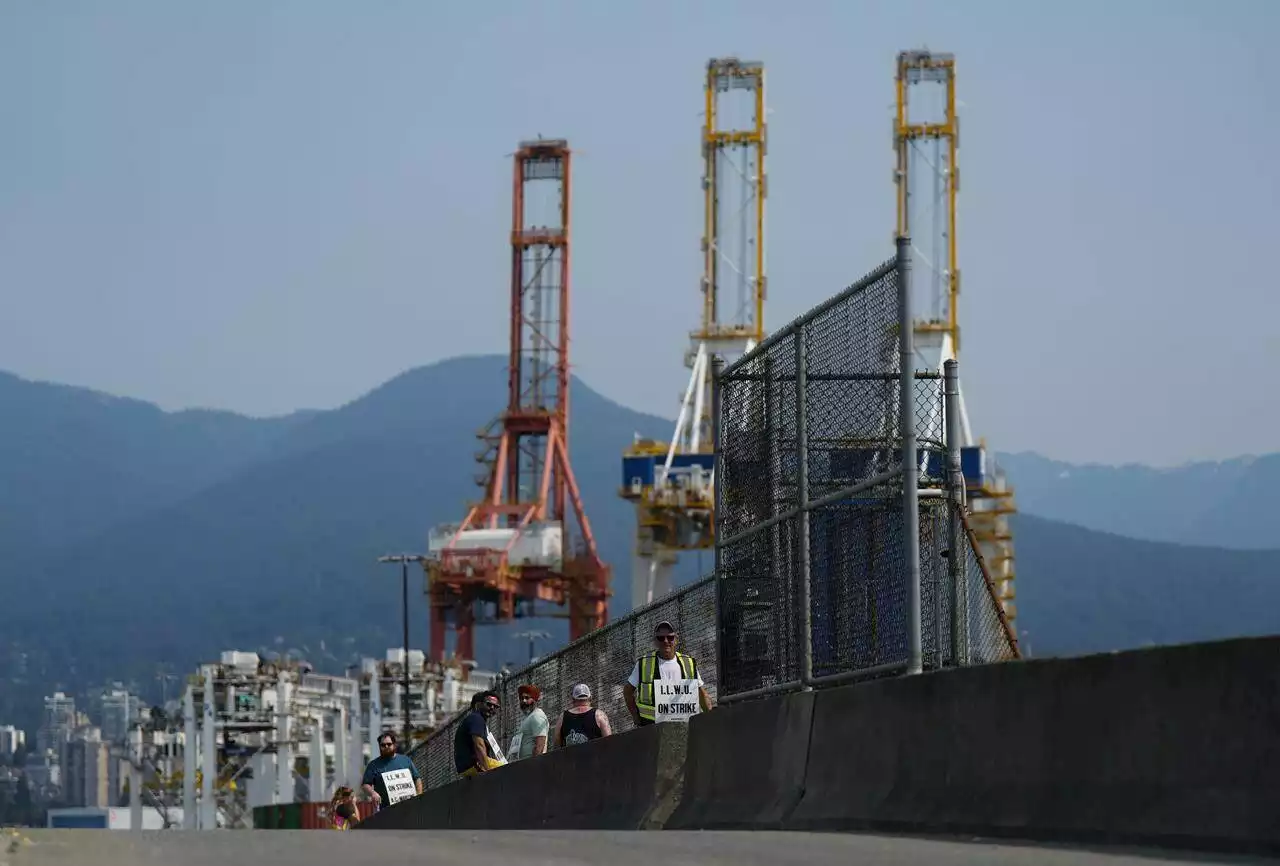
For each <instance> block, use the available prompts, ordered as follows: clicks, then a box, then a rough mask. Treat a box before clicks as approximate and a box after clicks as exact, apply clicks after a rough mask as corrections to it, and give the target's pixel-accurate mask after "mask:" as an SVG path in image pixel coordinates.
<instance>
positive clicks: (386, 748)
mask: <svg viewBox="0 0 1280 866" xmlns="http://www.w3.org/2000/svg"><path fill="white" fill-rule="evenodd" d="M378 752H379V754H378V757H376V758H374V759H373V760H372V761H370V762H369V765H368V766H367V767H365V768H364V778H362V779H361V780H360V787H361V788H363V789H364V790H365V793H367V794H368V795H369V796H370V798H371V799H372V800H373V802H374V805H375V806H377V808H378V810H379V811H381V810H383V809H385V808H387V807H388V806H390V805H392V804H394V803H398V802H400V801H401V800H407V799H409V798H410V797H412V796H414V795H415V792H416V793H417V794H421V793H422V777H421V776H419V775H418V768H417V767H415V766H414V765H413V761H410V760H409V758H408V757H407V756H405V755H397V754H396V735H395V733H394V732H392V731H387V732H386V733H384V734H383V735H382V736H381V737H378Z"/></svg>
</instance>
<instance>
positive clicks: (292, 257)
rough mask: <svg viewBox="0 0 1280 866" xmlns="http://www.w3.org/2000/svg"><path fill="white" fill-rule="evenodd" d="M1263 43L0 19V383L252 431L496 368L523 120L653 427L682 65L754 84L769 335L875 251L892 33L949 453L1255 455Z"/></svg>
mask: <svg viewBox="0 0 1280 866" xmlns="http://www.w3.org/2000/svg"><path fill="white" fill-rule="evenodd" d="M1278 24H1280V3H1274V2H1267V0H1258V2H1225V0H1224V2H1218V3H1212V4H1210V3H1207V2H1203V3H1192V2H1139V0H1110V2H1073V3H1058V2H1055V3H1047V2H1025V0H1023V2H1015V0H1008V2H971V0H966V2H954V0H952V2H936V3H923V2H918V3H917V2H902V0H898V2H880V3H869V2H854V0H844V2H817V0H812V2H811V0H793V2H790V3H780V2H779V3H765V2H738V3H731V2H717V0H683V2H646V3H623V2H609V0H594V2H587V0H583V2H553V0H539V2H536V3H513V2H491V3H485V4H480V3H452V4H446V3H444V2H426V0H423V2H390V0H386V2H379V0H359V2H355V0H350V2H322V0H298V2H258V0H240V2H217V3H215V2H206V3H195V2H175V0H156V2H128V0H120V2H106V0H102V2H70V0H59V2H49V0H6V2H4V3H2V4H0V118H2V121H0V122H2V123H3V127H2V129H3V131H2V132H0V368H4V369H8V370H11V371H13V372H16V373H18V374H20V375H23V376H26V377H29V378H37V379H50V380H55V381H62V382H68V383H72V384H78V385H85V386H90V387H94V388H99V389H103V390H106V391H110V392H113V393H118V394H126V395H130V396H136V397H141V398H144V399H148V400H152V401H155V402H157V403H159V404H160V405H162V406H164V407H166V408H177V407H186V406H211V407H219V408H229V409H235V410H239V411H242V412H246V413H249V414H274V413H280V412H284V411H287V410H290V409H294V408H298V407H317V408H323V407H331V406H335V405H339V404H341V403H344V402H346V401H348V400H350V399H353V398H355V397H357V396H358V395H360V394H361V393H363V392H365V391H367V390H369V389H370V388H372V387H374V386H376V385H378V384H379V383H381V382H382V381H383V380H385V379H387V378H389V377H391V376H393V375H395V374H396V373H399V372H401V371H402V370H404V369H405V368H408V367H411V366H416V365H421V364H424V363H427V362H430V361H434V360H438V359H442V358H447V357H449V356H452V355H456V354H459V353H475V352H499V351H503V350H504V347H505V344H504V340H505V333H506V327H507V318H506V309H507V293H508V291H509V283H508V261H509V258H508V252H507V246H506V238H507V230H508V226H509V220H510V205H509V195H510V166H509V158H508V155H509V154H510V153H511V151H512V150H513V149H514V147H515V144H516V142H517V141H519V140H520V139H522V138H527V137H532V136H535V135H537V134H543V135H546V136H564V137H567V138H568V139H569V140H570V142H571V144H572V145H573V146H575V147H576V148H577V149H579V150H580V151H581V153H580V157H579V159H578V161H577V162H576V165H575V176H574V192H575V195H574V202H573V204H574V207H575V220H576V225H575V235H574V238H573V240H574V273H573V281H574V290H575V293H576V294H575V298H574V302H575V308H574V321H575V326H576V333H575V337H576V341H575V344H574V360H575V364H576V371H577V373H578V374H579V375H580V376H581V377H582V378H583V379H584V380H585V381H586V382H588V383H589V384H590V385H592V386H593V387H595V388H597V389H599V390H601V391H603V392H604V393H606V394H607V395H609V396H611V397H613V398H615V399H617V400H619V401H621V402H623V403H627V404H629V405H632V406H635V407H638V408H642V409H645V410H649V411H654V412H661V413H663V414H666V415H669V416H674V414H675V410H676V408H677V401H678V398H679V393H680V391H681V390H682V388H683V385H684V381H685V376H686V373H685V371H684V369H683V367H682V365H681V353H682V350H683V347H684V340H685V334H686V333H687V331H688V330H689V329H690V328H692V327H693V326H694V324H695V316H696V312H697V309H698V307H697V304H698V294H697V285H698V278H699V276H700V261H699V252H698V242H699V237H700V234H701V220H702V214H701V198H700V192H699V186H698V181H699V175H700V158H699V151H698V131H699V127H700V124H701V118H700V111H701V78H702V75H703V67H704V64H705V62H706V60H707V58H709V57H711V56H719V55H731V54H736V55H738V56H740V57H743V58H749V59H758V60H762V61H764V62H765V63H766V64H767V69H768V76H769V77H768V100H769V105H770V107H771V109H772V114H771V116H770V123H771V127H770V149H769V164H768V170H769V177H770V197H769V234H768V240H767V250H768V258H769V284H770V299H769V303H768V308H767V312H766V320H767V323H768V324H772V325H774V326H777V325H781V324H782V323H784V322H785V321H787V320H789V319H791V318H792V317H793V316H794V315H796V314H798V313H800V312H802V311H803V310H804V309H806V308H808V307H810V306H812V305H813V304H815V303H817V302H819V301H821V300H822V299H824V298H825V297H827V296H829V295H830V294H832V293H833V292H834V291H836V290H838V289H839V288H841V287H842V286H843V285H845V284H847V283H848V282H850V281H852V280H853V279H854V278H856V277H858V276H859V275H861V274H862V273H863V272H865V271H866V270H868V269H870V268H871V267H873V266H874V265H875V264H877V263H878V262H880V261H881V260H883V259H884V258H886V257H887V256H888V255H890V254H891V252H892V246H891V233H892V228H893V187H892V184H891V168H892V164H893V154H892V150H891V138H890V115H891V104H892V100H893V81H892V78H893V64H894V57H895V55H896V53H897V52H898V51H899V50H900V49H903V48H909V47H918V46H921V45H927V46H928V47H930V48H932V49H934V50H946V51H952V52H954V53H955V54H956V55H957V61H958V64H959V87H960V98H961V100H962V103H963V105H962V109H961V111H962V129H963V138H962V147H961V157H960V165H961V168H962V170H963V177H964V184H963V191H962V196H961V220H960V225H959V234H958V238H959V243H960V263H961V269H962V272H963V274H964V288H965V293H964V295H963V297H962V308H961V318H962V324H963V327H964V338H965V339H964V346H963V352H962V356H961V362H962V370H963V376H964V380H965V385H966V389H967V391H968V395H969V401H970V412H971V415H972V417H973V419H974V424H975V427H976V428H977V432H979V433H981V434H983V435H985V436H986V437H987V438H988V441H989V443H990V444H991V445H992V446H993V447H996V448H998V449H1001V450H1021V449H1035V450H1038V451H1040V452H1042V453H1045V454H1048V455H1050V456H1054V457H1059V458H1063V459H1070V460H1098V461H1103V462H1119V461H1125V460H1139V461H1142V462H1148V463H1156V464H1168V463H1179V462H1182V461H1185V460H1189V459H1200V458H1218V457H1228V456H1233V455H1236V454H1240V453H1245V452H1267V451H1276V450H1280V433H1277V432H1276V431H1277V430H1280V401H1277V400H1276V399H1275V396H1274V395H1275V394H1276V393H1277V392H1278V391H1280V388H1277V387H1276V386H1275V384H1274V379H1275V376H1276V370H1277V366H1278V365H1280V324H1278V323H1280V301H1278V300H1277V297H1276V293H1275V289H1276V280H1275V276H1274V271H1273V270H1272V269H1271V268H1272V267H1273V266H1268V265H1267V264H1266V262H1268V261H1274V258H1273V256H1274V255H1275V249H1276V245H1277V238H1278V237H1280V218H1278V215H1280V168H1277V165H1276V157H1275V143H1276V141H1277V136H1278V134H1280V120H1278V118H1280V110H1277V109H1276V108H1275V107H1274V106H1275V105H1276V100H1277V98H1278V97H1277V96H1276V94H1277V92H1280V71H1278V69H1277V66H1276V63H1275V61H1274V56H1273V53H1274V46H1275V43H1276V41H1277V37H1280V26H1277V25H1278ZM1269 106H1270V107H1269ZM1269 153H1270V154H1271V156H1267V154H1269ZM1268 383H1271V384H1268ZM501 399H502V390H501V388H500V387H496V388H495V390H494V401H495V410H496V409H497V408H499V403H500V401H501Z"/></svg>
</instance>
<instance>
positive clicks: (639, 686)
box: [622, 620, 711, 727]
mask: <svg viewBox="0 0 1280 866" xmlns="http://www.w3.org/2000/svg"><path fill="white" fill-rule="evenodd" d="M677 637H678V635H677V634H676V630H675V628H674V627H673V626H672V625H671V623H669V622H667V621H666V620H663V621H662V622H660V623H658V624H657V626H655V627H654V629H653V643H654V646H655V648H656V649H655V651H654V652H652V653H649V654H648V655H643V656H641V657H640V658H638V659H637V660H636V664H635V667H633V668H632V669H631V676H630V677H628V678H627V681H626V683H624V684H623V686H622V697H623V698H624V699H625V700H626V702H627V709H628V710H629V711H630V712H631V719H632V721H634V722H635V723H636V727H643V726H645V725H652V724H653V723H654V721H655V720H656V716H657V715H658V713H657V700H656V699H655V697H654V693H655V689H654V685H653V684H654V681H655V680H684V681H685V682H686V683H689V684H691V685H693V686H694V687H696V688H697V690H698V705H699V707H700V708H701V710H702V712H704V713H705V712H707V711H709V710H710V709H711V696H710V695H708V694H707V690H706V687H705V686H704V685H703V682H702V677H701V676H699V675H698V661H697V659H695V658H694V657H693V656H687V655H685V654H684V653H680V652H676V639H677Z"/></svg>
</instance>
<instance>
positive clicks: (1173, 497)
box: [998, 452, 1280, 550]
mask: <svg viewBox="0 0 1280 866" xmlns="http://www.w3.org/2000/svg"><path fill="white" fill-rule="evenodd" d="M998 459H999V461H1000V464H1001V465H1002V466H1003V467H1004V468H1005V470H1006V471H1007V472H1008V474H1009V479H1010V481H1011V483H1012V484H1013V487H1014V497H1015V499H1016V500H1017V503H1018V507H1019V508H1020V509H1021V510H1022V511H1024V512H1026V513H1028V514H1035V515H1038V516H1040V517H1047V518H1049V519H1051V520H1059V521H1063V522H1065V523H1073V524H1076V525H1078V526H1083V527H1085V528H1088V529H1097V530H1100V531H1105V532H1114V533H1117V534H1119V535H1125V536H1129V537H1132V538H1140V539H1147V540H1151V541H1165V542H1170V543H1174V544H1200V545H1208V546H1213V547H1225V548H1233V549H1239V550H1266V549H1274V548H1280V518H1277V516H1276V514H1277V512H1276V509H1275V505H1274V504H1273V501H1274V496H1275V491H1276V490H1277V489H1280V453H1277V454H1266V455H1262V456H1249V457H1237V458H1235V459H1233V460H1223V461H1215V462H1207V461H1206V462H1197V463H1190V464H1187V465H1185V466H1180V467H1177V468H1173V469H1155V468H1152V467H1149V466H1139V465H1133V464H1130V465H1125V466H1100V465H1096V464H1094V465H1075V464H1070V463H1064V462H1061V461H1058V460H1050V459H1048V458H1046V457H1042V456H1040V455H1039V454H1034V453H1030V452H1022V453H1018V454H1000V455H998Z"/></svg>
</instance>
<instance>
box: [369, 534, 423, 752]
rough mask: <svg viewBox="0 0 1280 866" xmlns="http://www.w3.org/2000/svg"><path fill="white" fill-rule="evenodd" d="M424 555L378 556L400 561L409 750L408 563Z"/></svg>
mask: <svg viewBox="0 0 1280 866" xmlns="http://www.w3.org/2000/svg"><path fill="white" fill-rule="evenodd" d="M425 559H426V557H425V556H422V555H421V554H416V553H399V554H394V555H388V556H380V557H378V562H398V563H400V605H401V611H400V613H401V620H402V625H403V627H404V657H403V658H402V659H401V660H400V667H401V670H402V673H403V674H404V682H403V688H404V691H403V693H402V695H401V698H400V702H401V705H402V709H403V710H404V747H403V748H404V750H405V751H406V752H408V751H409V746H410V745H411V744H410V741H409V740H410V736H411V734H410V730H411V728H410V723H409V563H411V562H423V561H424V560H425Z"/></svg>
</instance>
